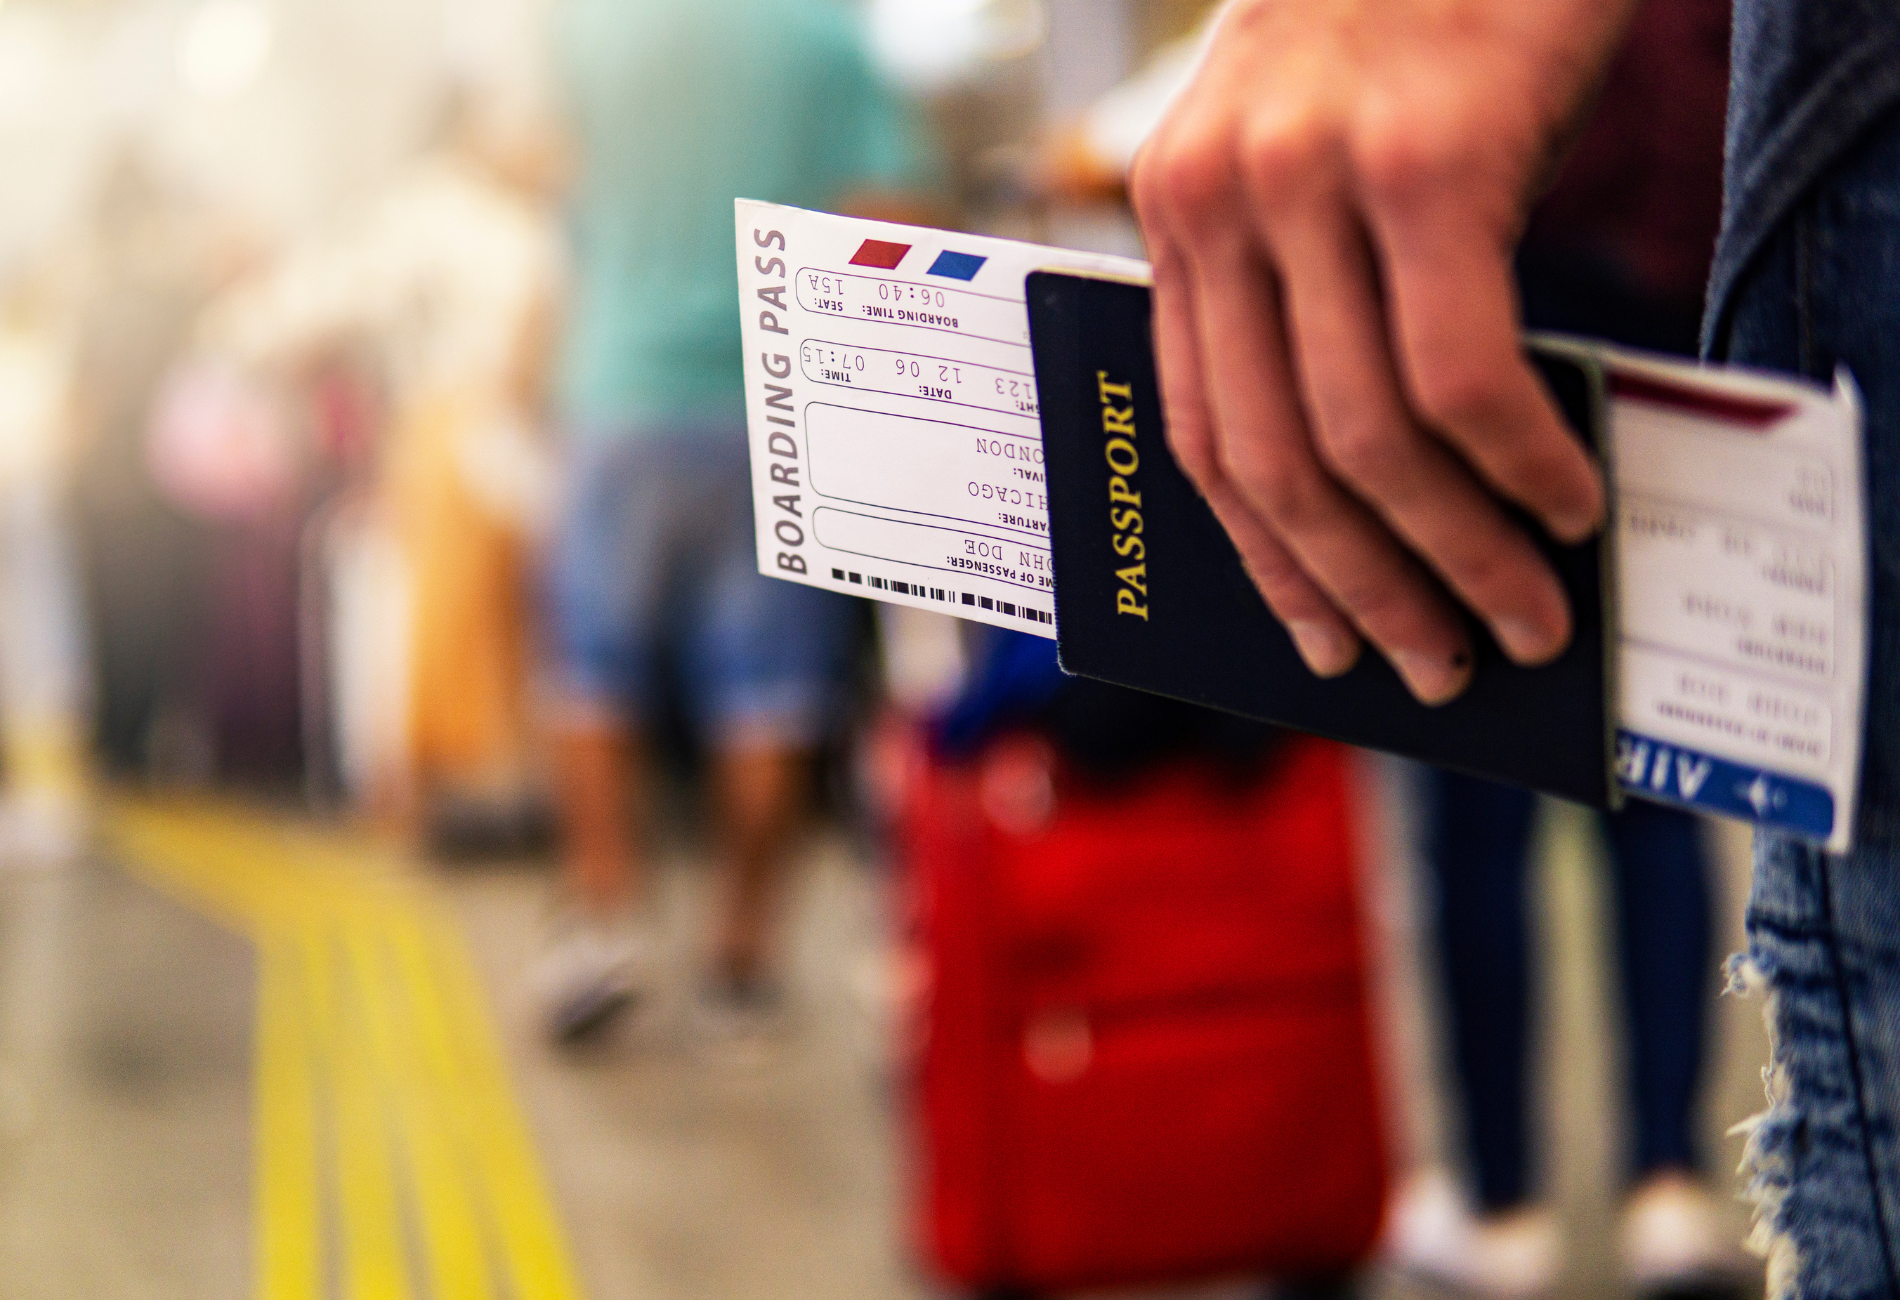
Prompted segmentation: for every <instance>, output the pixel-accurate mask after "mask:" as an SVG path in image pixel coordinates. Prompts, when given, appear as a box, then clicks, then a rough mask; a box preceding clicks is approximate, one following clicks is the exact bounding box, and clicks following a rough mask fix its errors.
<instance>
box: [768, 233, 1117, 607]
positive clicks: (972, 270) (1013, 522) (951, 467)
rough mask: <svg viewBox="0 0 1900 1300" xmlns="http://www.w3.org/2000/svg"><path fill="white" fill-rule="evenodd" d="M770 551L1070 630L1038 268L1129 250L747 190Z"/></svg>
mask: <svg viewBox="0 0 1900 1300" xmlns="http://www.w3.org/2000/svg"><path fill="white" fill-rule="evenodd" d="M737 237H738V253H739V299H740V303H739V306H740V312H741V319H742V322H743V327H744V338H745V365H746V392H747V425H748V427H749V429H750V431H751V440H752V480H753V509H754V517H755V520H756V524H757V529H758V546H759V567H760V570H761V571H762V572H764V573H766V574H768V575H771V576H773V577H779V578H788V579H791V580H792V581H795V582H804V583H809V584H810V585H812V586H816V587H825V588H828V589H830V590H832V591H840V592H846V593H848V594H851V595H854V596H871V597H874V598H876V599H878V600H886V601H893V602H896V603H899V604H908V605H917V606H921V607H924V608H927V609H936V610H941V611H943V612H946V613H954V614H957V615H959V616H961V617H963V618H969V619H975V620H978V621H980V622H984V623H993V624H996V625H997V626H1000V627H1008V628H1013V629H1015V630H1017V631H1020V632H1029V633H1033V634H1035V635H1038V636H1043V637H1049V638H1054V636H1055V634H1056V633H1055V595H1054V586H1055V579H1054V571H1053V569H1052V567H1051V563H1050V554H1049V508H1048V498H1047V495H1046V493H1047V487H1046V480H1045V474H1044V469H1043V458H1042V426H1041V422H1040V418H1039V414H1038V406H1037V400H1036V379H1035V373H1034V372H1035V366H1034V363H1033V361H1032V359H1031V355H1030V350H1029V310H1028V307H1027V305H1026V303H1025V299H1024V290H1023V281H1024V279H1025V278H1026V277H1027V276H1028V274H1029V273H1030V272H1031V271H1036V270H1051V269H1053V270H1074V271H1082V272H1089V273H1093V274H1106V275H1125V276H1144V275H1145V274H1146V272H1147V268H1146V266H1144V265H1143V264H1141V263H1139V262H1131V261H1128V260H1127V259H1124V258H1117V257H1107V256H1101V255H1097V254H1090V253H1075V252H1066V251H1063V250H1059V249H1051V248H1041V247H1037V246H1036V245H1033V244H1022V243H1017V242H1014V241H1011V240H1001V239H988V238H982V237H978V236H975V235H952V234H947V233H945V232H942V231H935V230H923V229H917V228H914V227H909V226H894V225H887V224H884V223H881V222H875V221H865V220H859V219H855V218H850V217H837V216H830V215H826V214H823V213H816V212H806V211H803V210H801V209H797V208H787V207H780V206H777V205H774V204H768V203H755V202H751V201H748V200H743V199H742V200H740V201H739V203H738V205H737Z"/></svg>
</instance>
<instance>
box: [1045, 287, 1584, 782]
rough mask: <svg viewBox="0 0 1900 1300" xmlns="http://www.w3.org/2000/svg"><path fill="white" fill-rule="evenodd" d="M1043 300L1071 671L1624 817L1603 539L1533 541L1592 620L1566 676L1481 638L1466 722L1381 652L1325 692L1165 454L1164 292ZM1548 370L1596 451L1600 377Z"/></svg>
mask: <svg viewBox="0 0 1900 1300" xmlns="http://www.w3.org/2000/svg"><path fill="white" fill-rule="evenodd" d="M1028 296H1029V321H1030V335H1031V342H1032V344H1033V346H1034V351H1035V359H1036V386H1037V388H1038V389H1039V390H1040V400H1041V410H1042V437H1043V447H1044V453H1045V456H1046V458H1047V469H1048V480H1049V520H1050V535H1051V546H1052V549H1053V551H1054V556H1055V580H1056V586H1055V597H1056V635H1057V645H1058V650H1059V652H1060V656H1061V662H1062V666H1063V668H1064V669H1065V670H1066V671H1068V672H1070V673H1074V674H1077V675H1079V676H1083V677H1092V678H1096V679H1099V680H1101V681H1106V682H1113V683H1116V684H1118V685H1121V686H1130V687H1134V688H1136V689H1139V690H1144V691H1151V692H1154V693H1156V694H1160V695H1167V696H1172V697H1174V698H1176V699H1180V700H1187V701H1190V702H1192V703H1195V704H1203V705H1208V706H1211V707H1213V708H1217V709H1224V710H1227V711H1229V712H1232V713H1237V714H1241V715H1243V716H1245V717H1249V718H1256V719H1259V720H1261V721H1264V722H1274V723H1279V724H1282V725H1284V726H1288V727H1292V728H1295V729H1297V730H1300V731H1308V732H1313V733H1316V734H1319V735H1324V736H1331V737H1334V738H1336V739H1339V740H1343V741H1347V742H1349V743H1351V744H1355V745H1363V746H1366V747H1368V748H1371V749H1379V750H1386V751H1389V752H1391V753H1396V754H1403V755H1406V756H1408V757H1411V758H1416V759H1420V760H1422V761H1424V762H1427V763H1431V764H1434V765H1437V766H1441V767H1447V768H1454V769H1457V770H1460V771H1464V772H1469V773H1472V774H1474V775H1478V776H1486V777H1492V778H1495V779H1497V780H1499V781H1505V782H1509V783H1511V784H1513V785H1521V786H1529V787H1531V788H1532V789H1536V790H1542V791H1545V792H1547V793H1550V794H1554V795H1559V796H1561V797H1563V798H1567V799H1573V800H1577V801H1579V802H1582V803H1587V804H1593V805H1596V806H1598V807H1603V806H1607V805H1608V803H1609V802H1610V791H1611V789H1612V787H1611V783H1610V727H1609V714H1608V711H1607V709H1606V694H1607V691H1606V684H1605V683H1606V678H1605V662H1606V653H1605V647H1606V644H1607V640H1606V632H1607V628H1606V623H1605V618H1604V601H1603V582H1602V562H1601V555H1600V551H1599V545H1598V543H1597V542H1596V541H1594V540H1593V541H1591V542H1588V543H1586V544H1584V545H1582V546H1574V547H1563V546H1558V545H1556V544H1555V543H1554V542H1551V541H1550V540H1549V539H1548V538H1545V537H1544V535H1543V534H1542V533H1541V532H1540V531H1538V530H1537V529H1535V528H1534V526H1531V525H1529V524H1528V523H1527V524H1526V527H1527V528H1530V529H1531V531H1532V532H1533V535H1535V536H1537V537H1539V538H1540V539H1542V543H1543V545H1544V549H1545V551H1546V553H1547V554H1548V555H1549V557H1550V559H1551V562H1552V564H1553V565H1554V566H1555V567H1556V570H1557V572H1558V573H1559V574H1560V575H1561V577H1562V579H1563V583H1564V586H1565V588H1566V589H1567V591H1568V592H1569V595H1570V603H1571V608H1572V610H1573V611H1574V612H1575V617H1576V636H1575V637H1574V639H1573V640H1572V641H1571V644H1570V648H1569V649H1568V650H1567V651H1565V652H1564V654H1563V656H1562V657H1561V658H1560V659H1558V660H1557V661H1556V662H1554V663H1552V664H1549V665H1547V666H1545V667H1541V668H1519V667H1517V666H1516V665H1514V664H1512V663H1511V662H1510V661H1509V660H1508V659H1506V658H1505V656H1504V653H1503V652H1502V651H1501V650H1500V649H1499V648H1498V646H1497V643H1496V642H1495V641H1493V640H1492V639H1491V637H1490V635H1489V634H1488V633H1487V632H1486V631H1485V630H1484V629H1483V628H1482V626H1481V625H1479V624H1478V623H1477V622H1476V620H1472V626H1471V636H1472V644H1473V645H1474V646H1475V647H1476V650H1477V664H1476V670H1475V672H1474V674H1473V678H1472V682H1471V686H1470V688H1469V689H1468V690H1466V692H1465V693H1464V694H1463V695H1462V696H1460V697H1459V698H1458V699H1456V700H1454V701H1453V702H1451V703H1450V704H1447V705H1443V706H1441V707H1438V708H1427V707H1425V706H1424V705H1422V704H1420V703H1418V702H1417V701H1416V700H1414V699H1413V698H1412V696H1411V695H1410V693H1409V692H1407V691H1406V689H1405V687H1404V685H1403V683H1402V682H1401V681H1400V680H1399V677H1398V675H1397V674H1396V673H1394V672H1393V671H1392V669H1391V668H1390V667H1389V666H1387V664H1386V663H1385V662H1384V660H1382V659H1381V658H1379V657H1378V656H1377V655H1376V654H1372V653H1370V652H1368V653H1367V654H1366V655H1364V656H1363V657H1362V658H1361V660H1360V662H1359V664H1358V665H1357V666H1356V667H1355V668H1354V669H1353V670H1352V671H1351V672H1349V673H1347V674H1346V675H1345V676H1343V677H1339V678H1334V679H1332V680H1325V679H1322V678H1319V677H1316V676H1314V675H1313V674H1312V673H1311V672H1310V671H1308V669H1307V668H1306V666H1305V664H1304V663H1302V662H1301V660H1300V657H1299V655H1298V653H1297V652H1296V651H1295V650H1294V648H1293V643H1292V641H1291V640H1290V639H1289V638H1288V636H1287V634H1286V632H1285V630H1284V629H1283V628H1282V627H1281V626H1280V623H1279V622H1278V620H1277V619H1275V618H1274V616H1273V614H1272V613H1271V612H1270V611H1269V610H1268V609H1267V606H1266V604H1265V602H1264V601H1262V600H1261V598H1260V595H1259V593H1258V592H1256V591H1255V590H1254V587H1253V584H1252V583H1251V582H1250V581H1249V580H1248V578H1247V575H1246V573H1245V572H1244V571H1243V570H1242V569H1241V565H1240V559H1239V557H1238V556H1237V555H1236V554H1235V553H1234V549H1233V546H1232V544H1231V543H1229V541H1228V540H1227V535H1226V533H1225V532H1224V531H1222V529H1221V527H1220V524H1219V523H1218V522H1217V521H1216V520H1215V518H1214V516H1213V514H1212V512H1211V511H1209V509H1208V508H1207V506H1206V504H1205V503H1204V502H1203V501H1202V500H1201V498H1200V496H1199V495H1198V494H1197V493H1196V492H1195V491H1194V488H1193V487H1192V486H1191V485H1190V484H1189V483H1188V480H1187V479H1186V477H1184V476H1183V475H1182V473H1181V470H1180V467H1179V466H1178V465H1177V464H1176V463H1175V461H1174V459H1173V457H1172V456H1171V455H1170V454H1169V452H1168V448H1167V443H1166V441H1165V439H1164V437H1163V432H1162V420H1161V405H1160V399H1159V396H1158V394H1157V391H1156V386H1155V366H1154V348H1153V344H1152V341H1151V337H1150V331H1149V295H1148V290H1147V289H1146V288H1145V287H1142V286H1140V285H1133V284H1126V283H1122V282H1119V281H1110V280H1098V279H1090V278H1086V277H1081V276H1075V275H1064V274H1057V273H1052V272H1039V273H1037V274H1034V275H1031V276H1030V277H1029V281H1028ZM1532 355H1533V357H1534V359H1535V360H1536V361H1537V364H1538V366H1539V368H1540V370H1541V371H1542V373H1543V376H1544V379H1545V381H1546V383H1547V384H1548V385H1549V387H1550V390H1551V392H1552V394H1553V395H1554V396H1555V397H1556V399H1557V401H1558V404H1559V405H1560V406H1561V407H1562V408H1563V410H1564V412H1565V414H1566V415H1567V416H1568V417H1569V419H1570V422H1571V424H1572V426H1573V427H1574V428H1575V429H1576V430H1577V431H1578V436H1579V437H1581V438H1583V439H1585V440H1586V441H1588V442H1589V443H1590V444H1591V445H1592V446H1595V445H1596V441H1597V436H1596V431H1597V430H1598V429H1599V428H1600V427H1601V412H1602V410H1603V397H1602V389H1603V385H1602V377H1601V375H1600V373H1599V372H1597V371H1596V370H1595V369H1594V368H1592V367H1591V366H1590V365H1589V364H1588V363H1587V362H1585V361H1580V360H1577V359H1574V358H1571V357H1568V356H1566V355H1562V354H1555V353H1544V352H1537V351H1533V354H1532ZM1136 516H1139V519H1138V520H1137V518H1136ZM1137 528H1139V532H1138V533H1137V532H1136V529H1137ZM1131 539H1138V541H1139V545H1136V542H1135V540H1131Z"/></svg>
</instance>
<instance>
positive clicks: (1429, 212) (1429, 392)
mask: <svg viewBox="0 0 1900 1300" xmlns="http://www.w3.org/2000/svg"><path fill="white" fill-rule="evenodd" d="M1365 210H1366V220H1367V223H1368V225H1369V227H1370V229H1371V233H1372V236H1373V240H1374V243H1375V244H1376V245H1377V246H1378V247H1379V248H1380V250H1381V252H1382V254H1383V256H1382V259H1381V263H1380V266H1379V271H1380V274H1381V277H1382V280H1383V287H1384V291H1385V303H1386V310H1387V312H1388V313H1389V316H1390V320H1391V326H1392V338H1393V345H1394V350H1395V351H1396V353H1397V358H1396V359H1397V363H1398V371H1399V375H1400V379H1401V381H1402V382H1403V384H1404V388H1405V392H1406V394H1407V396H1408V399H1409V405H1410V406H1411V408H1412V409H1413V410H1415V411H1416V412H1417V413H1418V414H1419V415H1420V416H1421V417H1422V418H1423V419H1424V420H1425V422H1426V423H1427V424H1428V425H1429V426H1430V427H1431V429H1432V430H1433V431H1435V432H1436V433H1437V434H1438V435H1439V436H1440V437H1442V438H1443V439H1445V441H1446V442H1447V443H1449V444H1450V445H1451V446H1452V447H1454V448H1455V449H1457V451H1458V452H1459V453H1460V454H1461V455H1462V456H1463V457H1464V459H1465V460H1467V461H1468V462H1469V463H1470V464H1471V465H1472V466H1473V468H1475V469H1476V470H1477V471H1478V473H1480V474H1481V475H1483V477H1484V479H1485V480H1486V481H1487V482H1488V483H1489V484H1490V486H1491V487H1492V488H1493V489H1494V490H1495V491H1496V492H1497V493H1499V494H1500V495H1501V496H1503V497H1505V498H1507V499H1509V500H1511V501H1515V502H1517V503H1518V504H1519V505H1521V506H1523V507H1524V508H1525V509H1526V510H1528V511H1530V512H1531V514H1533V515H1534V516H1536V517H1537V518H1538V519H1539V520H1540V521H1541V522H1542V523H1543V524H1544V526H1545V527H1546V528H1548V529H1549V530H1550V531H1551V533H1552V534H1553V535H1554V536H1556V537H1558V538H1560V539H1562V540H1564V541H1567V542H1580V541H1582V540H1583V539H1584V538H1586V537H1588V536H1589V535H1590V534H1591V533H1592V532H1594V531H1595V530H1596V527H1597V524H1598V522H1599V521H1600V519H1601V518H1602V514H1603V485H1602V482H1601V480H1600V479H1599V477H1598V475H1597V471H1596V467H1595V465H1594V464H1593V463H1592V461H1591V459H1590V456H1589V453H1588V452H1586V451H1585V450H1584V449H1583V447H1582V446H1581V445H1580V444H1579V443H1578V441H1577V439H1576V438H1575V437H1574V436H1572V435H1571V433H1570V432H1569V431H1568V429H1566V428H1565V426H1564V422H1563V418H1562V417H1561V416H1560V415H1559V414H1558V413H1557V410H1556V407H1555V406H1554V405H1553V404H1552V403H1551V400H1550V397H1549V395H1548V394H1547V393H1546V392H1545V391H1544V387H1543V385H1542V383H1540V382H1539V380H1538V378H1537V376H1536V374H1535V372H1533V371H1532V369H1531V367H1530V365H1529V363H1528V362H1527V361H1525V359H1524V353H1523V347H1522V341H1521V338H1520V332H1519V321H1518V318H1517V310H1516V304H1517V290H1516V282H1515V280H1514V278H1513V276H1512V271H1511V264H1510V255H1509V245H1510V240H1509V239H1508V238H1507V237H1505V236H1504V235H1503V234H1502V233H1501V232H1499V231H1497V230H1494V229H1488V228H1487V227H1486V224H1485V223H1484V221H1483V220H1482V219H1481V214H1474V213H1473V212H1472V211H1471V210H1469V209H1466V208H1462V207H1461V205H1460V204H1458V203H1456V202H1453V201H1451V200H1450V199H1449V198H1448V196H1447V195H1446V194H1445V193H1444V187H1442V186H1438V185H1430V184H1415V183H1411V182H1409V181H1408V182H1407V183H1404V184H1391V183H1388V184H1384V185H1381V186H1375V187H1374V188H1373V190H1372V193H1371V201H1369V202H1368V203H1367V204H1366V209H1365Z"/></svg>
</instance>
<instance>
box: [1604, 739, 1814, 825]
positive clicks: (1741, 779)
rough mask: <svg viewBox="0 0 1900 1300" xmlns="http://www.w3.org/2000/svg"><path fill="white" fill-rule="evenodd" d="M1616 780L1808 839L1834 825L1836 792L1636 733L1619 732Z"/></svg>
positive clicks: (1647, 794)
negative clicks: (1831, 792)
mask: <svg viewBox="0 0 1900 1300" xmlns="http://www.w3.org/2000/svg"><path fill="white" fill-rule="evenodd" d="M1616 780H1617V784H1618V785H1620V786H1621V787H1622V788H1623V791H1624V793H1626V794H1631V795H1635V796H1637V797H1639V798H1643V799H1656V800H1661V801H1663V802H1665V803H1677V804H1681V805H1683V806H1684V807H1687V808H1696V809H1700V810H1702V811H1704V812H1711V813H1720V814H1721V815H1723V816H1725V817H1741V818H1744V819H1745V820H1748V821H1752V822H1755V823H1757V824H1758V825H1762V826H1772V827H1775V828H1776V829H1779V830H1786V831H1793V832H1795V833H1796V834H1799V835H1805V836H1808V837H1810V838H1825V837H1826V836H1827V835H1828V834H1829V833H1830V832H1832V831H1833V829H1834V796H1833V795H1832V794H1830V793H1829V792H1828V791H1827V789H1826V788H1825V787H1823V786H1819V785H1816V784H1815V783H1813V782H1812V781H1803V780H1800V779H1798V778H1796V777H1792V776H1786V775H1783V774H1782V773H1780V772H1770V771H1766V770H1764V769H1762V768H1758V767H1749V766H1747V765H1746V764H1742V763H1731V762H1729V761H1728V760H1727V759H1721V758H1715V757H1713V756H1711V755H1708V754H1703V753H1699V752H1697V751H1696V750H1693V749H1685V748H1683V747H1682V746H1681V745H1674V744H1671V743H1669V742H1668V741H1666V740H1657V739H1655V738H1654V737H1653V736H1643V735H1638V734H1637V733H1636V732H1633V731H1619V732H1617V734H1616Z"/></svg>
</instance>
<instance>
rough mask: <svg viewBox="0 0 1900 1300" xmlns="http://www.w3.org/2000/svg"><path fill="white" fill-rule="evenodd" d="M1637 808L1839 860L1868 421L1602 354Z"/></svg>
mask: <svg viewBox="0 0 1900 1300" xmlns="http://www.w3.org/2000/svg"><path fill="white" fill-rule="evenodd" d="M1595 351H1596V353H1597V356H1598V358H1599V360H1600V361H1601V362H1602V363H1603V366H1604V371H1605V378H1606V383H1607V388H1608V398H1609V410H1608V420H1609V441H1610V462H1611V482H1612V484H1613V488H1614V490H1613V492H1612V500H1613V502H1614V510H1615V520H1614V535H1613V538H1612V547H1613V553H1614V556H1615V580H1614V583H1613V584H1612V585H1613V590H1614V591H1615V599H1616V605H1617V615H1618V617H1617V620H1616V622H1617V628H1618V634H1617V635H1618V646H1617V654H1616V656H1615V660H1614V665H1615V671H1616V674H1617V677H1616V682H1615V696H1616V711H1617V724H1618V731H1617V743H1616V775H1617V783H1618V785H1619V786H1620V787H1621V788H1622V789H1623V790H1624V792H1625V793H1628V794H1634V795H1639V796H1641V797H1644V798H1649V799H1660V800H1664V801H1667V802H1673V803H1678V804H1682V805H1684V806H1687V807H1692V808H1696V809H1700V810H1702V811H1705V812H1713V813H1720V814H1724V815H1728V816H1734V817H1741V818H1745V819H1747V820H1749V821H1753V822H1756V823H1758V824H1761V825H1765V826H1772V827H1775V828H1777V829H1781V830H1787V831H1790V832H1793V833H1795V834H1799V835H1802V836H1804V837H1806V838H1809V839H1813V840H1819V841H1822V842H1825V843H1826V844H1827V845H1828V847H1830V848H1832V849H1834V850H1836V851H1840V850H1844V849H1846V848H1847V847H1848V845H1849V843H1850V841H1851V838H1852V831H1853V825H1854V812H1855V804H1856V799H1857V793H1858V775H1859V771H1860V757H1861V733H1862V719H1863V708H1864V697H1865V691H1866V672H1867V666H1866V646H1867V573H1866V567H1867V540H1866V539H1867V528H1866V517H1865V498H1864V489H1863V474H1862V461H1861V416H1860V406H1859V401H1858V399H1857V397H1856V395H1855V393H1854V390H1853V386H1852V384H1851V382H1849V381H1848V380H1847V379H1846V378H1845V377H1843V378H1842V379H1841V380H1839V381H1838V382H1837V383H1836V385H1835V388H1834V390H1833V391H1831V392H1830V391H1828V390H1826V389H1823V388H1819V387H1816V386H1812V385H1808V384H1800V383H1792V382H1786V381H1782V380H1775V379H1768V378H1764V377H1760V376H1755V375H1750V374H1746V373H1741V372H1737V371H1733V370H1713V369H1709V368H1703V367H1694V366H1689V365H1685V364H1682V363H1679V362H1671V361H1662V360H1658V359H1655V358H1650V357H1643V356H1640V355H1636V354H1632V353H1626V352H1622V351H1620V350H1616V349H1610V348H1603V347H1601V346H1599V347H1597V348H1596V349H1595Z"/></svg>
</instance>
